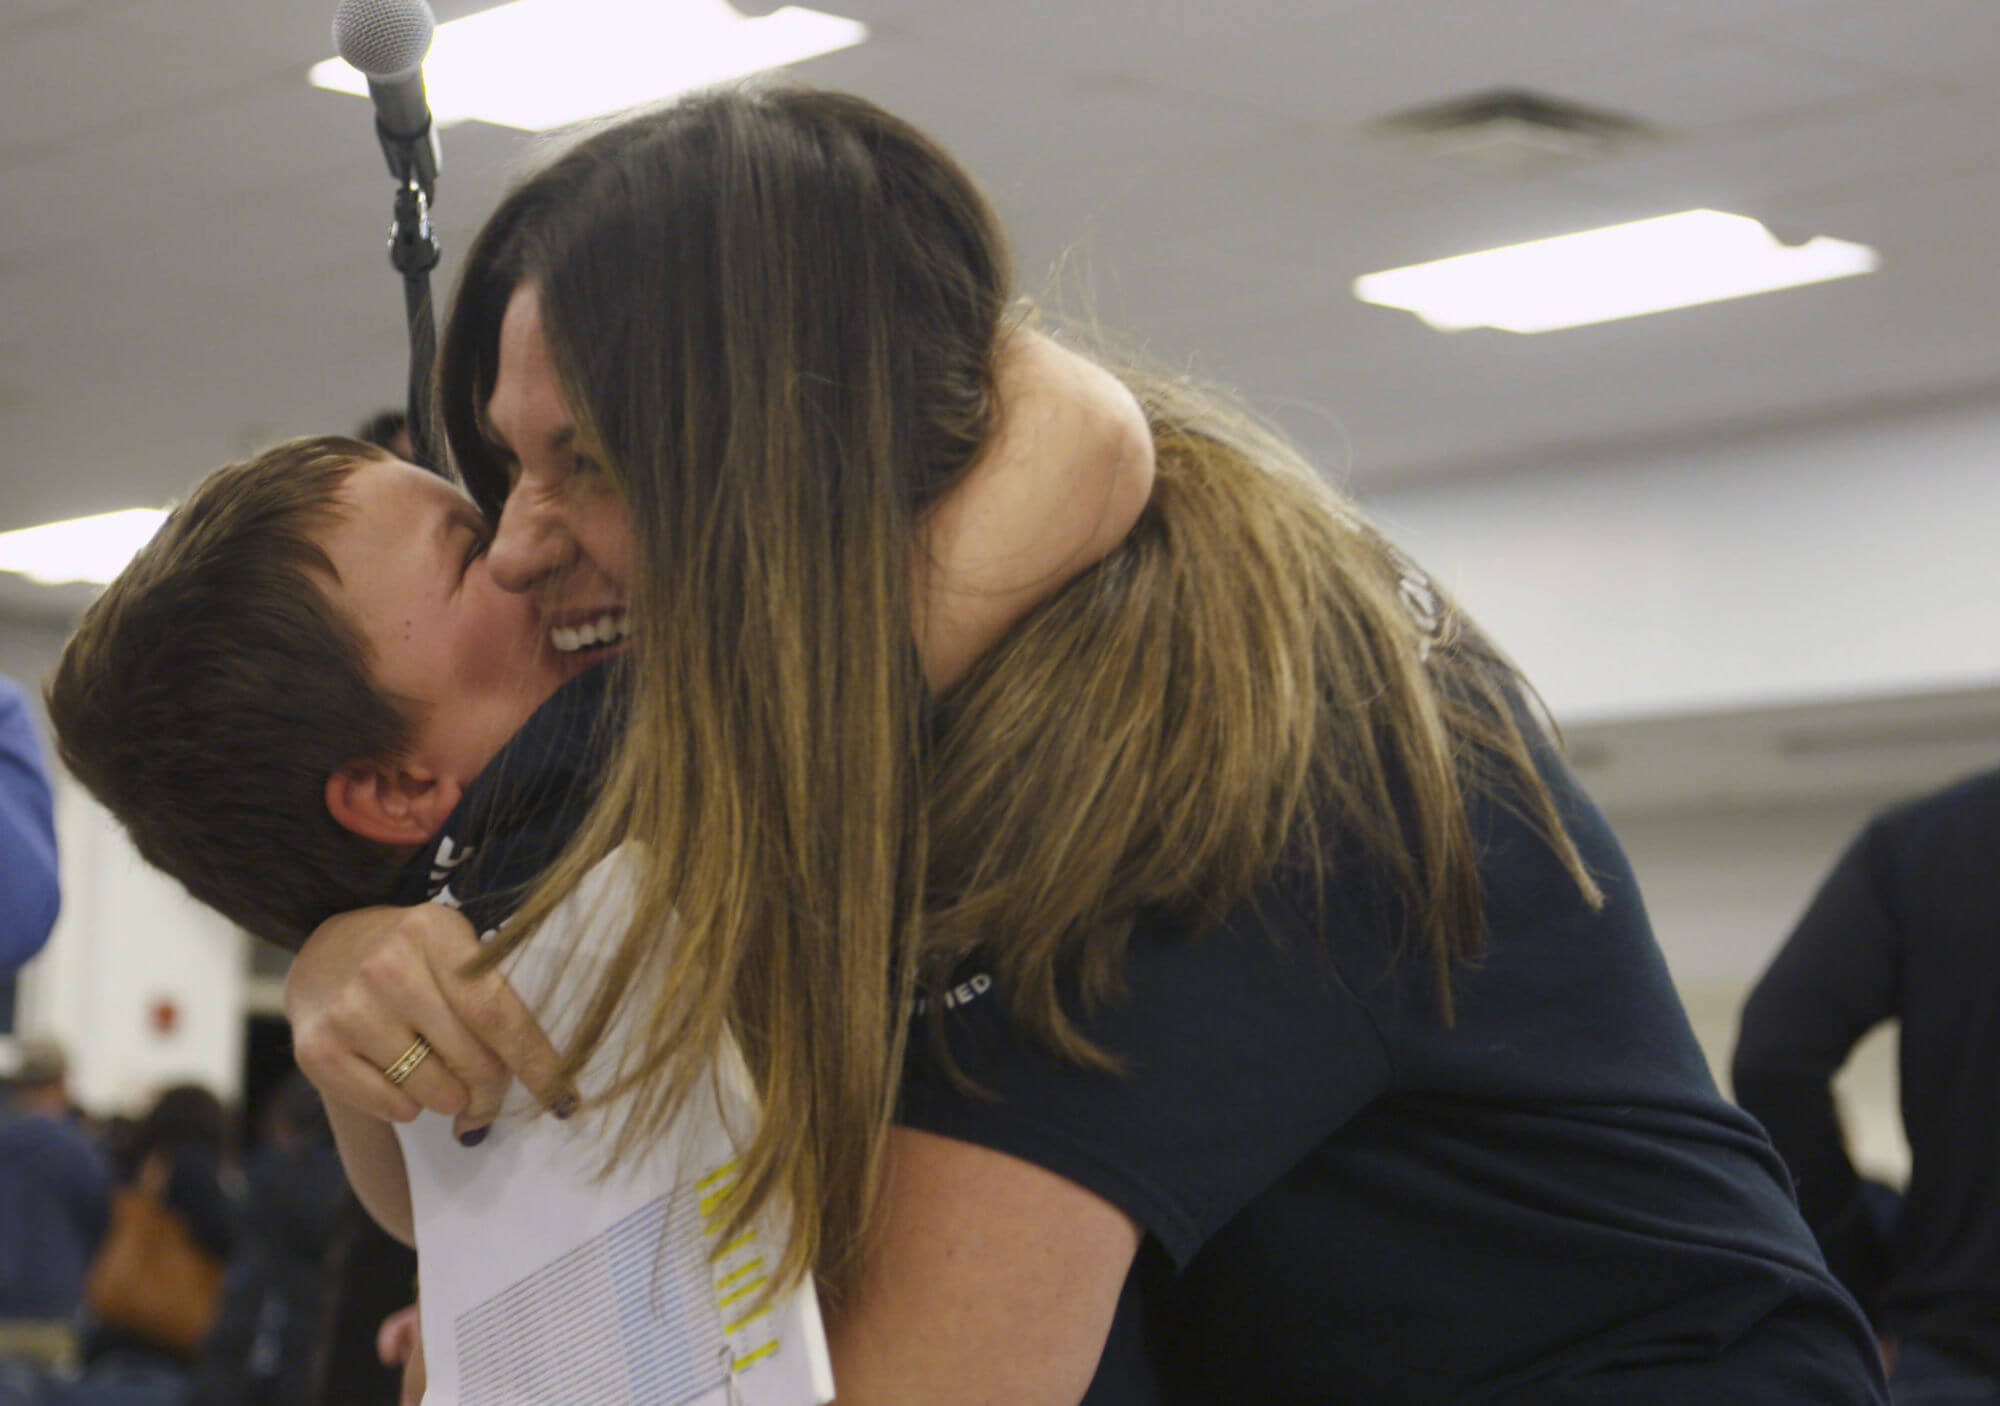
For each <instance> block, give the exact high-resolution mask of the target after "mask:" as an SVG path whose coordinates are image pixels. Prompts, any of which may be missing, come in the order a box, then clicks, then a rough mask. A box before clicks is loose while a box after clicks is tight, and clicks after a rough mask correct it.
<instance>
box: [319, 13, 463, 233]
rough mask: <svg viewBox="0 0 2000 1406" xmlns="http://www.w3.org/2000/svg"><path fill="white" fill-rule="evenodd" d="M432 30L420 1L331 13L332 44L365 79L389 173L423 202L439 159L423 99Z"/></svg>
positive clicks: (431, 20)
mask: <svg viewBox="0 0 2000 1406" xmlns="http://www.w3.org/2000/svg"><path fill="white" fill-rule="evenodd" d="M436 28H437V19H436V17H435V16H433V15H432V14H431V7H430V6H429V5H427V4H425V3H424V0H340V4H339V6H338V7H337V8H336V9H335V10H334V12H333V46H334V48H335V50H336V51H338V52H339V54H340V56H341V57H342V58H343V59H345V60H347V62H348V63H350V64H352V65H353V66H354V67H355V68H357V69H359V70H360V71H361V73H362V75H363V76H364V77H365V78H367V80H368V94H369V96H370V97H372V98H373V99H374V100H375V135H376V136H377V137H378V138H379V139H380V140H381V142H382V154H383V155H384V156H385V157H387V158H388V160H389V174H390V175H392V176H394V177H395V178H396V179H397V180H398V181H400V182H403V183H404V184H408V183H409V182H410V181H412V180H414V181H415V182H416V183H417V184H418V186H420V187H421V188H422V190H423V192H424V198H425V199H426V200H428V199H429V198H430V196H431V194H432V193H433V191H434V190H435V188H436V186H437V174H438V157H439V149H438V135H437V127H436V125H435V124H434V123H432V121H431V107H430V102H429V100H428V99H426V98H425V96H424V55H425V54H428V53H429V52H430V49H431V34H432V33H433V32H434V31H435V30H436Z"/></svg>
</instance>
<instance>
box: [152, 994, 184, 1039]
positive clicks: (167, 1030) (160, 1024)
mask: <svg viewBox="0 0 2000 1406" xmlns="http://www.w3.org/2000/svg"><path fill="white" fill-rule="evenodd" d="M146 1014H147V1016H148V1017H149V1018H150V1019H151V1020H152V1022H153V1033H154V1034H155V1035H160V1036H167V1035H171V1034H173V1033H174V1029H175V1027H176V1026H178V1025H179V1024H180V1023H181V1008H180V1007H179V1006H178V1005H177V1004H175V1002H174V998H173V997H171V996H161V997H158V998H157V999H155V1000H154V1002H153V1004H152V1005H151V1006H149V1007H147V1010H146Z"/></svg>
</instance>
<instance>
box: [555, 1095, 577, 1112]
mask: <svg viewBox="0 0 2000 1406" xmlns="http://www.w3.org/2000/svg"><path fill="white" fill-rule="evenodd" d="M549 1112H551V1113H553V1114H555V1115H556V1117H558V1118H567V1117H569V1115H570V1114H572V1113H574V1112H576V1095H575V1094H563V1095H562V1096H561V1097H559V1098H558V1099H556V1101H555V1102H554V1103H552V1104H550V1105H549Z"/></svg>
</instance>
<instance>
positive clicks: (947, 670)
mask: <svg viewBox="0 0 2000 1406" xmlns="http://www.w3.org/2000/svg"><path fill="white" fill-rule="evenodd" d="M999 392H1000V402H1001V405H1000V427H999V431H998V433H997V434H996V435H995V437H994V440H993V442H992V443H991V444H990V445H988V446H987V449H986V451H985V452H984V453H983V454H981V455H980V457H979V459H978V460H977V461H976V462H975V463H974V464H973V465H972V467H971V468H970V469H968V470H967V471H966V473H965V477H964V478H963V480H961V481H960V482H959V483H958V484H957V485H956V486H955V487H954V488H953V489H952V491H951V492H950V493H948V494H946V495H945V497H944V499H943V500H942V501H940V502H939V503H937V504H936V505H935V506H934V507H933V508H931V509H930V511H929V512H928V513H927V514H926V515H925V517H924V519H923V520H922V522H921V523H920V524H919V528H918V531H919V539H918V552H917V567H918V576H917V583H916V584H917V621H916V626H917V650H918V653H919V654H920V655H921V657H922V659H923V667H924V677H925V678H926V679H927V680H928V681H929V683H930V686H931V689H932V691H933V692H936V693H943V692H945V691H947V690H948V689H949V688H950V687H951V686H952V685H953V684H955V683H957V682H958V680H959V679H960V678H961V677H963V676H964V674H965V672H966V671H967V670H968V669H970V668H971V667H972V665H973V663H974V662H976V661H977V660H978V658H979V656H980V655H982V654H983V653H985V652H986V651H987V650H988V649H989V648H991V647H992V646H993V645H994V644H995V643H997V642H998V641H999V639H1000V637H1001V636H1003V635H1004V634H1006V632H1007V631H1008V629H1010V628H1011V627H1012V626H1013V624H1014V623H1015V622H1016V621H1017V620H1019V619H1020V618H1021V617H1022V616H1023V615H1025V614H1027V613H1028V611H1030V610H1032V609H1033V608H1034V607H1035V606H1036V605H1037V604H1038V603H1039V602H1041V601H1042V600H1044V599H1046V598H1047V597H1048V596H1050V595H1052V594H1054V593H1055V591H1057V590H1058V589H1059V588H1061V587H1062V585H1063V584H1064V583H1066V582H1067V581H1069V580H1070V579H1071V578H1072V577H1074V576H1075V575H1077V574H1078V573H1079V572H1081V571H1083V570H1084V569H1085V568H1087V567H1089V566H1091V565H1093V564H1094V563H1096V562H1098V561H1100V560H1102V559H1103V558H1104V556H1105V555H1106V554H1107V553H1109V552H1110V551H1111V550H1112V549H1113V548H1114V547H1116V546H1117V545H1118V544H1119V543H1120V542H1121V541H1123V540H1124V538H1125V535H1126V534H1127V533H1128V532H1130V531H1131V530H1132V525H1133V524H1134V523H1135V522H1136V521H1138V518H1139V514H1140V513H1141V512H1142V511H1143V510H1144V509H1145V506H1146V502H1147V500H1148V498H1150V497H1151V495H1152V491H1153V477H1154V467H1155V466H1154V459H1153V440H1152V434H1151V431H1150V430H1149V429H1148V427H1147V424H1146V417H1145V414H1144V413H1143V412H1142V411H1141V409H1140V408H1139V403H1138V402H1137V401H1136V400H1135V399H1134V398H1133V397H1132V394H1131V392H1130V391H1128V390H1127V389H1126V388H1125V386H1124V385H1123V384H1122V383H1121V382H1120V381H1119V380H1118V378H1117V377H1115V376H1113V375H1112V374H1111V373H1110V372H1108V371H1106V370H1104V369H1103V368H1102V367H1100V366H1098V365H1096V364H1095V363H1093V362H1091V361H1090V360H1088V359H1087V358H1085V357H1082V356H1079V355H1077V354H1076V353H1075V352H1072V351H1070V350H1069V349H1067V348H1066V347H1063V346H1061V345H1060V344H1058V343H1056V342H1053V341H1051V340H1050V339H1049V338H1047V337H1045V336H1043V335H1041V334H1040V333H1038V332H1034V331H1032V330H1029V329H1025V328H1024V329H1021V330H1018V331H1016V332H1015V333H1013V335H1012V336H1011V337H1010V338H1009V340H1008V344H1007V346H1006V347H1005V348H1004V349H1003V351H1002V353H1001V358H1000V366H999Z"/></svg>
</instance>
